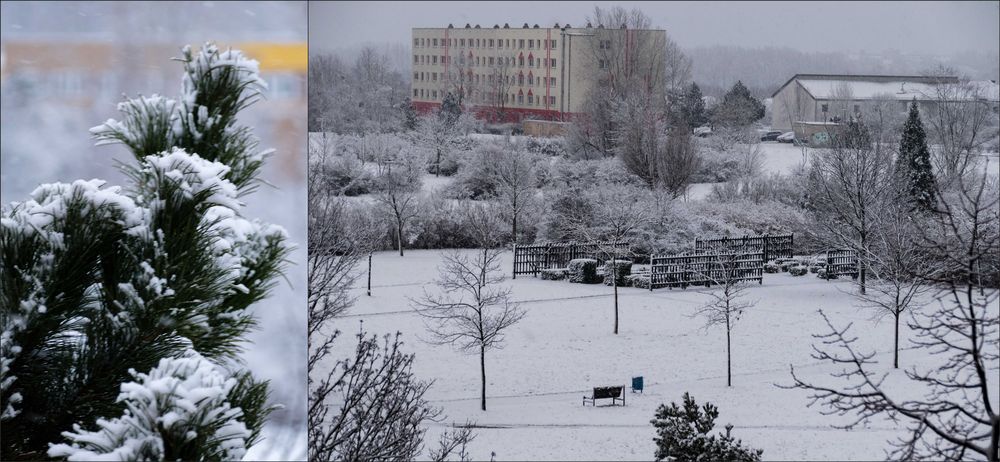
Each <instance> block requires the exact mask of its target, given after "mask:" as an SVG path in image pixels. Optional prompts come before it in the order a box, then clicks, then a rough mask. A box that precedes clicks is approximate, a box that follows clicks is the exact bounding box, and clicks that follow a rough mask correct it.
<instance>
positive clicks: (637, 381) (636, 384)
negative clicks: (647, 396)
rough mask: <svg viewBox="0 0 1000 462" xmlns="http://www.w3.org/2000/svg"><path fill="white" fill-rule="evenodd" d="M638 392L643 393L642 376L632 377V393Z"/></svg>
mask: <svg viewBox="0 0 1000 462" xmlns="http://www.w3.org/2000/svg"><path fill="white" fill-rule="evenodd" d="M636 391H638V392H639V393H642V376H641V375H640V376H639V377H632V393H635V392H636Z"/></svg>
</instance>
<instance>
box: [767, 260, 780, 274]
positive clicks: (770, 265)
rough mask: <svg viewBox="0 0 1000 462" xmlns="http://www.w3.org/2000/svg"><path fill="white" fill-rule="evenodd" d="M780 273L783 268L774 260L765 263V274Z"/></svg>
mask: <svg viewBox="0 0 1000 462" xmlns="http://www.w3.org/2000/svg"><path fill="white" fill-rule="evenodd" d="M780 271H781V268H780V267H779V266H778V264H777V263H775V262H774V261H773V260H772V261H769V262H767V263H764V272H765V273H778V272H780Z"/></svg>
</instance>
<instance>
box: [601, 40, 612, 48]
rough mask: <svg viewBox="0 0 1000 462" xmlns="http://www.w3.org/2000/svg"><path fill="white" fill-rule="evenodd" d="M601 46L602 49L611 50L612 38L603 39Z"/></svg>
mask: <svg viewBox="0 0 1000 462" xmlns="http://www.w3.org/2000/svg"><path fill="white" fill-rule="evenodd" d="M599 48H600V49H602V50H610V49H611V40H601V43H600V46H599Z"/></svg>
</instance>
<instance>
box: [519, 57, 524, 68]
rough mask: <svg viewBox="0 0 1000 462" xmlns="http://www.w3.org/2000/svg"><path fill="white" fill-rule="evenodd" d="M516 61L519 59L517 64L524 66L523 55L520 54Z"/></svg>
mask: <svg viewBox="0 0 1000 462" xmlns="http://www.w3.org/2000/svg"><path fill="white" fill-rule="evenodd" d="M518 61H519V65H520V66H521V67H524V56H521V57H520V58H519V59H518Z"/></svg>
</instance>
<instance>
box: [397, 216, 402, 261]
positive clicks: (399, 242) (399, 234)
mask: <svg viewBox="0 0 1000 462" xmlns="http://www.w3.org/2000/svg"><path fill="white" fill-rule="evenodd" d="M396 245H397V246H399V256H400V257H402V256H403V222H402V221H397V222H396Z"/></svg>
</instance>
